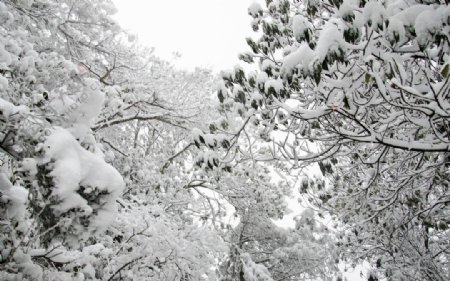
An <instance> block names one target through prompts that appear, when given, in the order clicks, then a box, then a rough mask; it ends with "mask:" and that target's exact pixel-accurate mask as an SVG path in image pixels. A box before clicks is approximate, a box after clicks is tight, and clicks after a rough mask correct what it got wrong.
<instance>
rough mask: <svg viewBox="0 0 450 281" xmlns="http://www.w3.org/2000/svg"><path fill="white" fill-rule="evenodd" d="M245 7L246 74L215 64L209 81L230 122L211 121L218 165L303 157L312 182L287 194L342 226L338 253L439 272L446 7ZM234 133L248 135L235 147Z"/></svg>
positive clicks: (449, 137) (444, 254) (408, 272)
mask: <svg viewBox="0 0 450 281" xmlns="http://www.w3.org/2000/svg"><path fill="white" fill-rule="evenodd" d="M249 14H250V15H251V17H252V18H253V21H252V27H253V29H254V30H255V31H257V36H256V38H248V39H247V43H248V45H249V46H250V49H251V51H250V52H248V53H244V54H241V55H240V58H241V59H242V60H243V61H245V62H247V63H251V64H252V63H254V64H257V67H258V70H257V71H248V72H247V73H246V72H245V71H244V70H243V69H242V68H240V67H237V68H236V69H235V70H233V71H231V72H224V73H223V75H222V77H223V83H222V86H221V87H220V88H219V90H218V98H219V100H220V101H221V103H222V112H223V116H224V118H225V119H226V121H223V123H227V124H228V123H238V124H237V125H236V126H233V127H232V128H233V129H231V130H230V129H227V128H221V130H224V131H227V133H228V135H227V133H222V134H225V135H227V140H228V144H231V145H229V146H230V147H231V148H228V149H226V153H225V156H224V159H225V161H230V160H229V158H230V157H234V158H236V157H237V160H238V161H243V160H247V161H255V162H258V161H269V160H279V161H280V162H282V163H281V164H280V165H281V166H280V167H281V168H282V169H283V170H285V171H293V170H295V169H299V168H303V167H306V166H308V165H310V164H313V163H317V164H318V166H319V167H320V169H321V171H322V173H323V175H324V176H325V179H317V180H315V179H313V178H305V180H304V181H303V182H302V184H301V186H300V190H301V191H302V193H304V194H305V195H306V197H307V198H308V199H309V201H310V203H311V204H313V205H315V206H317V207H319V208H321V209H322V210H323V211H328V212H329V213H330V214H331V215H333V217H334V219H335V221H336V222H338V223H339V225H337V226H336V229H343V230H342V233H341V241H340V242H338V243H339V244H338V245H339V248H340V250H341V258H342V259H344V261H345V262H347V263H354V264H356V263H359V262H360V261H361V260H369V261H370V262H371V263H372V265H373V267H374V274H379V275H380V277H386V278H388V279H392V280H446V279H448V278H449V274H450V273H449V267H448V257H449V240H448V235H449V234H450V232H449V231H450V230H449V223H450V221H449V220H448V216H449V196H450V191H449V182H448V176H449V165H450V164H449V155H448V154H449V150H450V146H449V145H450V131H449V121H448V119H449V114H450V103H449V93H450V91H449V89H450V88H449V85H450V76H449V65H450V60H449V59H450V57H449V54H448V53H449V50H450V48H449V31H450V26H449V25H450V21H449V20H450V8H449V6H448V3H445V2H444V1H415V0H407V1H394V0H393V1H389V0H387V1H358V0H354V1H353V0H344V1H331V0H330V1H322V2H321V1H312V0H310V1H294V0H267V1H266V7H265V8H263V7H261V6H260V5H259V4H256V3H255V4H253V5H252V6H251V7H250V8H249ZM236 115H239V116H240V117H239V118H236ZM237 120H240V121H237ZM239 122H240V123H239ZM235 128H238V129H235ZM246 130H253V131H255V132H256V136H258V139H259V141H258V140H256V141H253V142H252V143H250V142H249V145H248V146H245V145H244V146H243V145H238V144H240V143H242V142H239V141H237V140H236V139H238V138H241V139H244V140H245V139H246V138H247V136H246V134H245V132H246ZM220 138H221V137H220V136H219V137H218V139H220ZM264 142H266V143H265V144H264ZM227 157H228V158H227Z"/></svg>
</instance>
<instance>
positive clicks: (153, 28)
mask: <svg viewBox="0 0 450 281" xmlns="http://www.w3.org/2000/svg"><path fill="white" fill-rule="evenodd" d="M113 2H114V3H115V4H116V6H117V9H118V13H117V15H116V19H117V20H118V21H119V23H120V24H121V26H122V27H124V28H125V29H127V30H129V31H131V32H132V33H135V34H136V35H137V36H138V38H139V41H140V42H141V43H143V44H144V45H147V46H149V47H155V53H156V55H158V56H159V57H161V58H163V59H166V60H168V61H171V62H173V63H174V64H175V65H176V66H178V67H181V68H186V69H191V70H192V69H194V68H195V67H196V66H201V67H209V68H212V69H214V70H215V71H219V70H221V69H230V68H233V67H234V66H235V65H236V64H238V62H239V60H238V59H237V56H238V54H239V53H240V52H243V51H248V50H249V48H248V46H247V44H246V43H245V38H246V37H249V36H252V34H253V31H252V29H251V27H250V21H251V17H250V16H249V15H248V12H247V10H248V7H249V6H250V4H251V3H253V2H255V0H189V1H187V0H113ZM175 52H178V53H180V54H181V58H175V56H174V53H175Z"/></svg>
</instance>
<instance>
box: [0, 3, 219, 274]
mask: <svg viewBox="0 0 450 281" xmlns="http://www.w3.org/2000/svg"><path fill="white" fill-rule="evenodd" d="M113 12H114V7H113V5H112V3H111V2H110V1H88V0H83V1H70V0H68V1H3V2H1V3H0V21H1V27H0V54H1V55H0V85H1V86H0V126H1V133H0V142H1V143H0V147H1V151H0V157H1V158H0V159H1V161H2V167H1V173H0V179H1V180H0V192H1V193H0V198H1V201H0V208H1V209H2V215H1V216H0V220H1V225H0V229H1V231H0V254H1V256H0V279H2V280H18V279H19V280H85V279H86V280H98V279H101V280H103V279H104V280H117V279H121V280H124V279H125V280H133V279H136V278H137V279H145V280H164V278H166V279H167V280H173V279H174V278H178V280H214V279H215V277H214V268H213V265H214V263H215V259H216V257H217V255H218V253H221V252H224V251H226V248H225V246H224V244H223V243H222V240H221V239H220V237H219V236H218V235H217V233H216V232H214V231H213V227H211V226H210V225H208V224H205V225H201V224H200V223H198V222H197V221H196V220H195V216H194V214H200V215H202V216H203V215H204V214H205V213H206V212H208V210H207V209H206V208H199V206H201V205H202V202H201V201H202V200H205V199H204V198H203V197H202V198H200V199H198V200H197V199H196V197H195V195H193V193H192V192H191V191H190V190H189V188H183V187H184V186H185V185H187V184H188V183H189V181H190V180H191V176H192V173H190V172H189V169H190V168H189V157H188V156H185V154H183V153H184V152H186V150H187V149H188V148H190V147H192V145H191V144H190V143H189V137H188V136H189V135H190V133H189V131H188V130H189V129H190V128H191V127H192V126H194V124H195V127H200V125H199V120H202V118H204V117H205V116H206V115H205V114H206V111H207V110H206V108H205V107H204V108H203V111H202V110H200V109H199V107H198V104H200V103H203V104H207V98H205V97H206V95H207V93H208V89H209V84H210V83H211V82H212V81H213V79H212V76H211V75H210V74H209V73H208V72H207V71H203V70H198V71H196V72H194V73H187V72H183V71H176V70H174V69H173V68H172V67H171V66H170V65H169V64H168V63H166V62H163V61H161V60H159V59H157V58H155V57H154V56H153V55H152V53H151V50H148V49H144V48H141V47H140V46H139V45H138V44H136V43H135V42H133V41H132V40H131V39H132V38H131V37H130V38H128V36H127V34H126V33H125V32H123V31H122V30H121V29H120V27H119V26H118V25H117V24H116V23H115V22H114V21H113V20H112V19H111V15H112V13H113ZM130 132H132V133H130ZM180 155H182V156H183V157H181V159H180V157H178V156H180ZM188 155H189V154H188ZM191 162H192V161H191ZM191 166H192V165H191ZM113 167H114V168H113ZM120 197H122V199H121V198H120Z"/></svg>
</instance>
